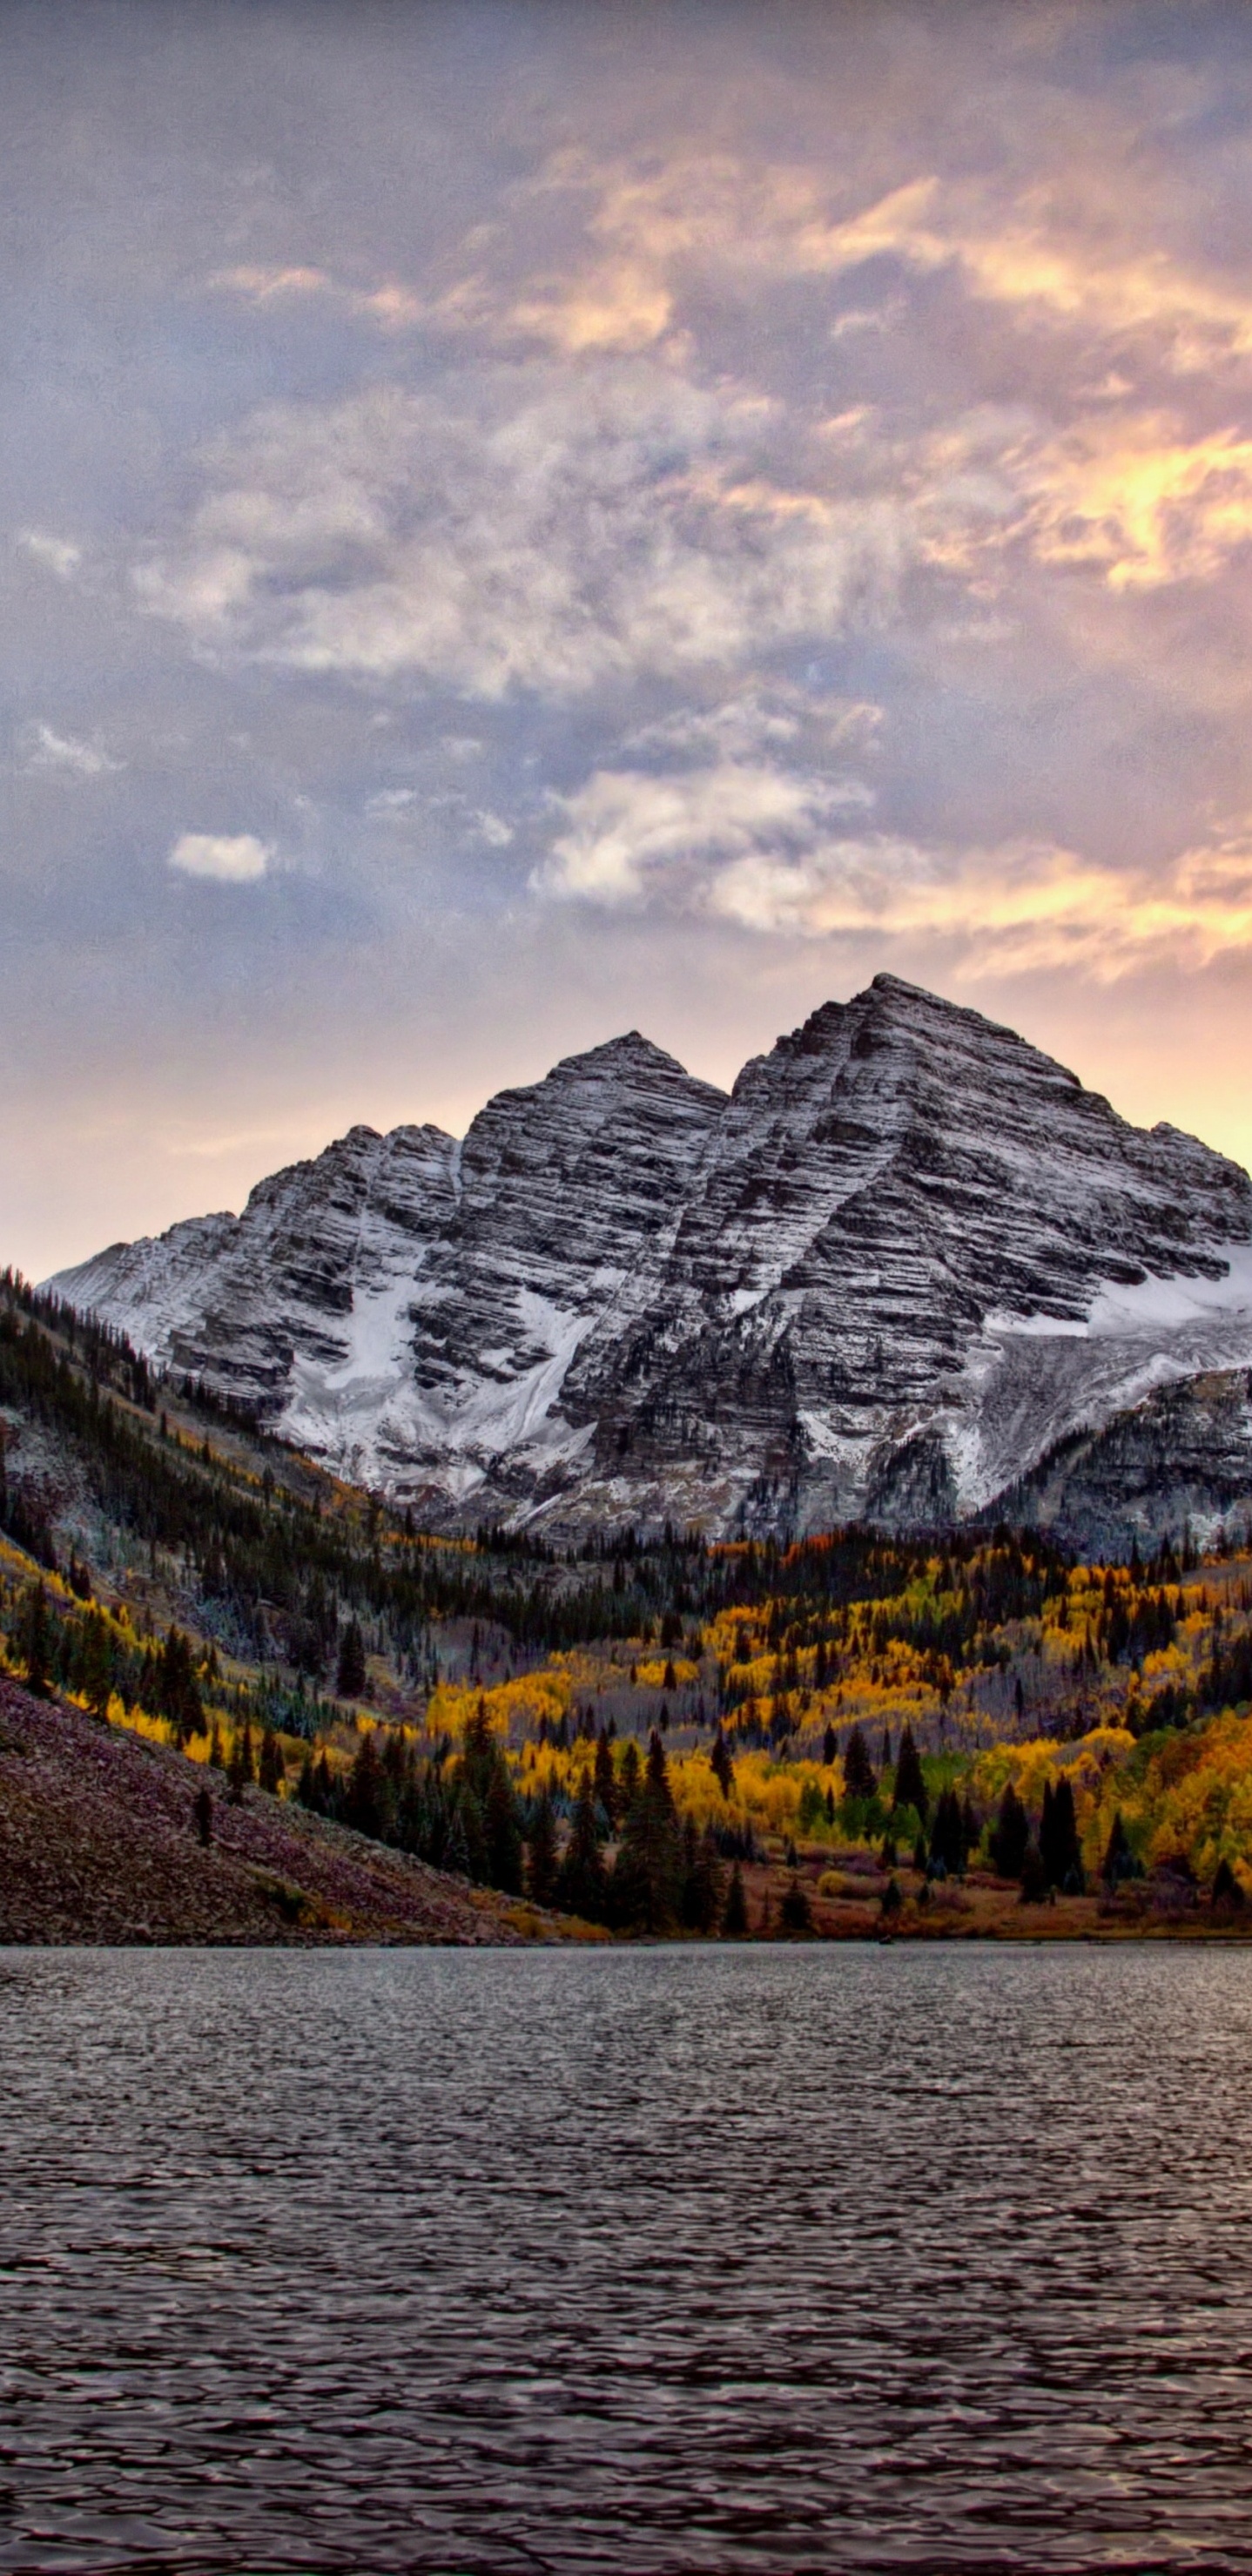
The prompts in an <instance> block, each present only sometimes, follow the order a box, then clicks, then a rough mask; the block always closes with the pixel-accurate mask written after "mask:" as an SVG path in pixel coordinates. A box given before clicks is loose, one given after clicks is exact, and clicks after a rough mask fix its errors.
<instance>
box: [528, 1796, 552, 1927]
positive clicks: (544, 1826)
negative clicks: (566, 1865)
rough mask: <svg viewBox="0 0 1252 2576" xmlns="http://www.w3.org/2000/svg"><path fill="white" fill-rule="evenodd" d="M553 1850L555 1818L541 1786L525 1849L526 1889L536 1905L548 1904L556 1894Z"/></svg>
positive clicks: (550, 1802) (550, 1803) (549, 1800)
mask: <svg viewBox="0 0 1252 2576" xmlns="http://www.w3.org/2000/svg"><path fill="white" fill-rule="evenodd" d="M556 1873H557V1849H556V1820H555V1817H554V1816H553V1813H552V1800H551V1798H550V1797H549V1795H548V1792H547V1790H546V1788H545V1789H541V1790H540V1793H539V1796H538V1798H537V1799H536V1801H535V1812H534V1815H533V1817H532V1819H531V1827H530V1841H529V1843H528V1845H527V1849H526V1892H527V1895H528V1896H530V1897H531V1898H532V1899H533V1901H534V1903H535V1904H536V1905H551V1903H552V1901H553V1897H554V1895H555V1893H556Z"/></svg>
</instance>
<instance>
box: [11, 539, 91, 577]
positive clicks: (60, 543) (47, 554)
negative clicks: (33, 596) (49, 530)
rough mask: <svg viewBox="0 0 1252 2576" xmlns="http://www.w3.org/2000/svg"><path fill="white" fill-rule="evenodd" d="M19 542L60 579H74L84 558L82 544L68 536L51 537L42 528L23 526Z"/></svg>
mask: <svg viewBox="0 0 1252 2576" xmlns="http://www.w3.org/2000/svg"><path fill="white" fill-rule="evenodd" d="M17 542H18V544H19V546H20V547H21V548H22V551H23V553H24V554H28V555H32V556H33V557H34V560H35V562H36V563H41V564H46V565H47V568H48V570H49V572H54V573H55V574H56V577H57V580H58V581H72V580H73V578H74V575H75V573H76V572H77V570H78V567H79V565H80V563H81V562H82V559H83V550H82V547H81V546H76V545H73V544H71V542H70V540H69V538H68V537H51V536H48V535H47V534H46V532H45V531H44V530H43V529H42V528H23V530H22V533H21V535H20V536H19V538H18V541H17Z"/></svg>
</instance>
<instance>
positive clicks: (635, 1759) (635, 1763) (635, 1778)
mask: <svg viewBox="0 0 1252 2576" xmlns="http://www.w3.org/2000/svg"><path fill="white" fill-rule="evenodd" d="M639 1778H640V1762H639V1747H638V1745H637V1744H635V1743H633V1742H632V1743H628V1744H627V1746H626V1750H625V1752H624V1753H623V1755H622V1770H621V1778H620V1780H619V1781H618V1786H617V1812H618V1817H619V1819H623V1818H625V1817H626V1816H628V1815H629V1814H630V1811H631V1808H632V1807H633V1805H634V1803H635V1800H636V1798H637V1797H638V1795H639Z"/></svg>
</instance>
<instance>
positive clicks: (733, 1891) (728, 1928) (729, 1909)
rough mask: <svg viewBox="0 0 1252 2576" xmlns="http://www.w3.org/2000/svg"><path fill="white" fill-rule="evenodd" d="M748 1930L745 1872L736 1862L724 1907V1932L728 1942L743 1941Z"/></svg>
mask: <svg viewBox="0 0 1252 2576" xmlns="http://www.w3.org/2000/svg"><path fill="white" fill-rule="evenodd" d="M747 1928H748V1903H747V1898H746V1897H745V1895H744V1892H743V1871H742V1870H741V1869H740V1867H739V1863H738V1861H736V1862H735V1864H734V1867H733V1869H732V1870H731V1873H730V1885H729V1887H728V1888H727V1890H726V1902H725V1904H724V1906H723V1907H722V1931H723V1932H724V1934H725V1936H726V1939H727V1940H728V1941H742V1939H743V1936H744V1934H745V1932H746V1931H747Z"/></svg>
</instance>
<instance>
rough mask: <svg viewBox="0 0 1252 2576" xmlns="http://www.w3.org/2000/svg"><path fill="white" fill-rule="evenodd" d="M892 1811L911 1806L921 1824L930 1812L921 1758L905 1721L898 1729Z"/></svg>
mask: <svg viewBox="0 0 1252 2576" xmlns="http://www.w3.org/2000/svg"><path fill="white" fill-rule="evenodd" d="M891 1804H892V1812H893V1814H894V1812H895V1810H896V1809H897V1808H899V1807H912V1808H913V1809H914V1810H915V1812H916V1813H917V1815H918V1816H919V1817H920V1818H921V1821H922V1823H923V1825H924V1824H925V1822H926V1819H927V1816H928V1814H929V1812H930V1800H929V1798H928V1796H927V1794H926V1783H925V1781H924V1779H923V1778H922V1766H921V1760H920V1757H919V1755H918V1750H917V1746H916V1744H915V1743H914V1741H913V1729H912V1727H911V1726H910V1725H908V1723H907V1721H906V1723H905V1724H904V1726H902V1727H901V1729H900V1751H899V1754H898V1756H897V1759H896V1785H895V1795H894V1797H893V1799H892V1802H891Z"/></svg>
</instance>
